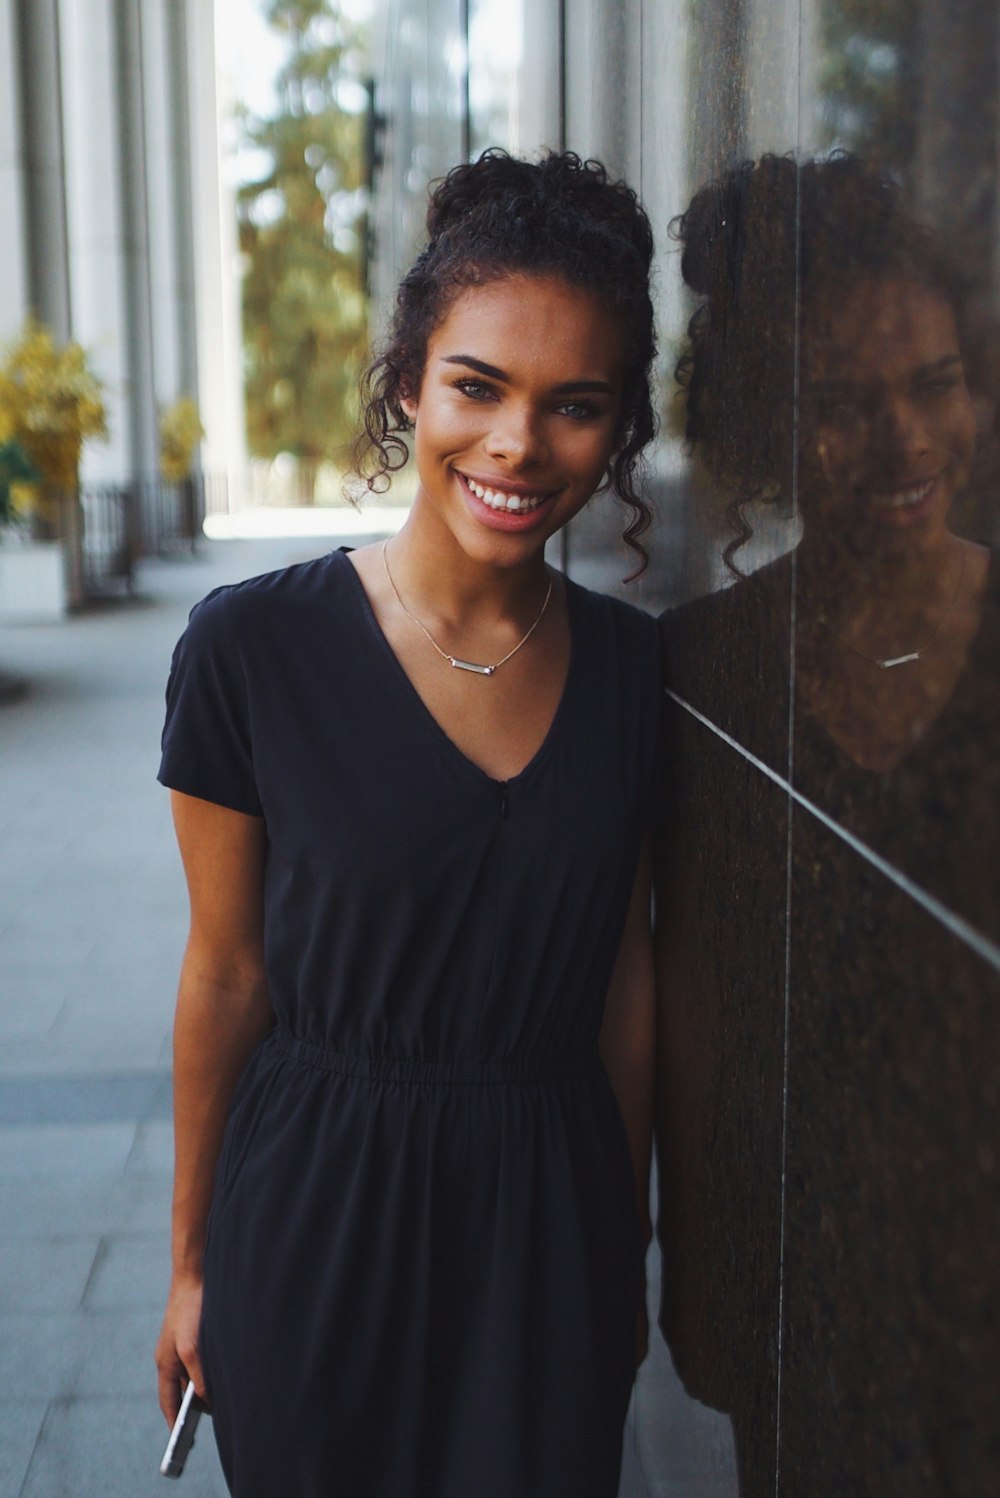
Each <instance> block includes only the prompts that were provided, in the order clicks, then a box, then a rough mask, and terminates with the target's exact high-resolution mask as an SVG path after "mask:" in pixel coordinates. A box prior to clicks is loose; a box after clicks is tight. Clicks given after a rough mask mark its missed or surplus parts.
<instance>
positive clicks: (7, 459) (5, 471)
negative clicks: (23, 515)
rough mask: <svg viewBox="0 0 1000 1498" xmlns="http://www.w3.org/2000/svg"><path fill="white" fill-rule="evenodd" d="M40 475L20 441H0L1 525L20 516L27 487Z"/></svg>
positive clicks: (7, 523)
mask: <svg viewBox="0 0 1000 1498" xmlns="http://www.w3.org/2000/svg"><path fill="white" fill-rule="evenodd" d="M39 477H40V475H39V472H38V469H37V468H36V467H35V465H34V463H32V461H31V459H30V458H29V457H28V454H27V453H26V452H25V450H24V448H23V447H22V446H21V444H20V442H0V525H9V524H10V523H11V522H12V521H14V520H16V519H17V518H18V513H19V511H20V510H21V508H22V504H23V500H24V494H25V488H26V486H28V485H31V484H36V483H37V482H38V479H39Z"/></svg>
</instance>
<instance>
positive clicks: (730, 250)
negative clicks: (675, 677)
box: [670, 151, 969, 572]
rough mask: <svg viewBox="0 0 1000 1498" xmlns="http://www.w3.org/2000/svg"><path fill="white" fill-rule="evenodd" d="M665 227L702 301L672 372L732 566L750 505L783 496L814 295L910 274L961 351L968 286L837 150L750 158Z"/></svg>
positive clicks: (887, 188) (875, 182)
mask: <svg viewBox="0 0 1000 1498" xmlns="http://www.w3.org/2000/svg"><path fill="white" fill-rule="evenodd" d="M670 233H671V236H672V238H674V239H676V240H678V241H680V243H681V244H682V245H683V252H682V255H681V274H682V275H683V277H684V280H685V282H686V283H687V285H688V286H689V287H690V288H691V290H692V291H694V292H696V293H697V294H698V295H699V296H700V297H701V298H702V299H703V300H702V301H701V303H700V305H699V307H698V308H697V310H696V312H695V314H694V316H693V317H692V318H691V321H690V323H689V324H688V341H687V347H686V349H685V351H684V353H683V355H682V357H681V359H680V361H679V362H678V364H677V368H676V371H675V378H676V380H677V383H678V385H679V386H680V388H681V391H682V392H683V401H684V416H685V435H686V437H687V439H688V442H689V443H690V445H691V446H692V448H693V449H695V450H696V451H697V452H698V454H699V455H700V457H701V458H702V460H703V461H704V463H705V466H706V468H707V469H708V470H709V472H710V473H711V474H712V475H713V476H714V477H715V478H716V479H717V480H718V481H719V482H720V484H721V485H722V487H723V489H724V491H725V493H726V494H727V495H729V496H730V503H729V506H728V510H727V514H728V516H729V518H730V521H731V522H732V525H733V529H734V532H735V536H734V539H733V540H732V541H730V543H729V545H728V546H727V547H726V550H725V552H724V556H725V560H726V562H727V564H728V565H729V566H730V568H731V570H733V571H734V572H738V570H739V569H738V568H737V567H736V566H735V565H734V562H733V558H734V556H735V553H736V552H737V551H739V549H740V547H741V546H743V545H744V544H745V542H746V541H748V540H749V539H750V536H751V534H752V531H751V527H750V525H749V523H748V520H747V517H746V513H745V509H746V507H747V506H749V505H750V504H752V503H761V502H763V503H779V502H781V500H782V498H784V497H787V495H788V492H789V489H790V482H791V467H792V463H793V460H794V451H793V449H794V440H795V439H794V432H795V417H796V409H795V393H796V377H797V372H798V371H797V364H798V356H799V330H800V328H801V326H802V325H806V326H808V322H809V317H810V313H811V311H812V310H813V309H814V308H815V307H816V303H817V301H818V299H819V298H820V297H822V298H823V299H824V300H825V301H826V303H827V304H829V299H830V298H833V299H835V300H836V299H843V298H846V297H847V295H848V294H849V293H850V292H851V291H852V290H853V289H854V288H855V287H857V286H858V285H859V284H860V283H861V282H862V281H870V280H872V279H873V278H874V279H876V280H886V279H889V278H892V277H905V278H906V279H908V280H912V281H916V282H917V284H919V285H921V286H923V287H926V288H927V289H929V290H931V291H935V292H938V293H939V294H940V295H941V296H942V297H943V298H944V300H945V301H947V302H948V303H949V304H950V305H951V306H952V308H953V309H954V311H955V315H956V318H957V319H958V323H959V335H960V337H961V338H962V339H963V343H964V340H965V333H966V329H965V326H964V323H965V312H966V307H967V304H968V292H969V286H968V284H967V283H966V281H965V280H964V278H963V277H962V276H961V274H960V273H959V271H958V269H957V268H956V267H955V266H954V265H953V264H952V262H951V260H950V258H949V257H948V255H947V254H946V253H945V251H944V249H943V247H942V246H941V244H940V243H939V241H938V239H937V238H936V236H935V235H934V234H933V233H932V231H931V230H929V229H928V228H927V227H926V226H924V225H923V224H920V223H918V222H917V221H916V220H915V219H913V218H911V217H910V216H909V215H908V214H906V213H905V212H904V211H903V208H902V205H901V201H900V194H899V189H898V188H897V186H896V184H895V183H894V182H893V180H892V179H891V178H890V177H888V176H887V175H886V174H885V173H883V172H880V171H877V170H875V169H874V168H873V167H871V166H869V165H868V164H867V163H866V162H864V161H862V160H860V159H859V158H858V157H856V156H852V155H850V154H849V153H847V152H845V151H836V152H834V153H832V154H831V155H830V156H828V157H825V158H817V159H814V160H809V161H805V162H799V161H797V160H796V159H795V158H794V156H791V155H788V156H776V155H767V156H762V157H761V158H760V160H759V161H746V162H744V163H743V164H742V165H741V166H738V167H735V168H733V169H732V170H731V171H729V172H726V173H725V174H724V175H723V176H722V177H720V178H719V179H718V181H715V182H711V183H709V184H707V185H706V186H705V187H702V188H700V189H699V191H698V192H697V193H696V194H695V196H694V198H693V199H692V200H691V203H690V204H689V206H688V209H687V211H686V212H685V213H684V214H682V215H681V216H680V217H679V218H677V219H675V220H674V221H673V223H672V224H671V226H670Z"/></svg>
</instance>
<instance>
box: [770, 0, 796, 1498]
mask: <svg viewBox="0 0 1000 1498" xmlns="http://www.w3.org/2000/svg"><path fill="white" fill-rule="evenodd" d="M795 63H796V66H795V136H796V147H797V148H798V147H800V146H801V141H802V0H799V5H798V32H797V35H796V59H795ZM801 256H802V172H801V166H800V168H799V171H798V174H797V176H796V181H795V292H794V303H793V314H792V316H793V322H792V328H793V332H792V519H793V521H796V520H797V519H798V509H799V354H800V343H801V336H802V300H801V298H802V276H801V270H802V259H801ZM791 564H792V565H791V580H790V584H789V586H790V597H789V600H788V728H787V732H788V757H787V775H788V798H787V802H786V806H787V818H788V823H787V830H786V834H785V953H784V958H785V974H784V981H785V993H784V1014H783V1017H782V1024H783V1034H782V1056H781V1182H780V1190H781V1208H780V1214H779V1227H778V1329H777V1330H778V1337H777V1348H776V1358H777V1370H776V1377H775V1399H774V1495H775V1498H780V1493H781V1414H782V1409H781V1400H782V1393H783V1387H782V1382H783V1381H782V1361H783V1357H784V1349H785V1227H786V1215H787V1193H788V1082H789V1052H790V1041H791V1011H792V859H793V856H794V836H795V797H794V785H795V654H796V651H795V647H796V628H797V623H798V620H797V602H798V547H797V546H795V547H793V548H792V557H791Z"/></svg>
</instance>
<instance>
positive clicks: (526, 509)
mask: <svg viewBox="0 0 1000 1498" xmlns="http://www.w3.org/2000/svg"><path fill="white" fill-rule="evenodd" d="M459 477H460V478H461V479H462V481H463V482H464V483H465V484H466V485H467V487H468V488H469V490H470V491H471V492H472V493H473V494H474V495H475V497H476V498H477V499H478V500H479V501H480V503H481V504H484V505H486V506H487V507H488V508H489V509H491V510H494V511H495V512H497V513H503V514H509V515H527V514H530V513H531V512H532V511H533V510H537V509H539V508H540V507H541V506H542V505H543V504H544V503H545V501H546V500H547V499H551V497H552V492H553V491H552V490H551V489H548V490H546V489H536V490H529V489H524V488H522V487H520V486H519V487H517V488H513V487H511V488H508V487H506V486H505V485H501V484H499V483H498V482H497V481H496V480H493V481H492V483H490V484H483V483H480V482H479V480H477V479H474V478H471V477H470V476H469V474H467V473H462V474H460V475H459Z"/></svg>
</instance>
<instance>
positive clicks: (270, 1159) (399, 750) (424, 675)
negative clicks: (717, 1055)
mask: <svg viewBox="0 0 1000 1498" xmlns="http://www.w3.org/2000/svg"><path fill="white" fill-rule="evenodd" d="M427 227H428V239H429V242H428V245H427V248H426V249H425V250H424V252H423V253H422V254H421V255H420V257H419V258H418V260H417V262H416V264H415V265H414V267H413V268H412V269H411V271H410V272H409V274H408V275H407V276H406V278H405V279H404V281H403V283H402V286H401V288H400V291H399V296H398V302H397V307H396V314H395V321H394V324H393V328H392V331H391V335H390V338H389V342H388V346H387V348H386V350H385V352H384V353H383V355H382V357H381V358H380V359H379V360H378V361H377V363H376V364H375V365H374V366H373V368H372V370H371V371H370V372H369V376H368V379H367V382H366V417H365V425H366V441H365V445H364V448H363V454H362V457H363V460H364V466H365V471H366V472H367V474H368V476H369V484H370V486H372V487H375V486H377V485H378V484H379V483H380V482H382V481H384V479H385V476H386V475H387V474H388V473H389V472H390V471H391V470H392V469H393V468H395V467H398V466H400V464H401V463H402V462H403V461H405V457H406V452H407V448H406V446H405V444H404V442H403V439H402V436H401V435H400V434H401V433H403V432H405V431H407V430H408V429H409V430H410V431H411V434H412V445H413V450H414V454H415V460H416V465H417V471H418V477H419V485H418V489H417V495H416V499H415V502H414V505H413V509H412V512H411V514H410V517H409V519H408V521H407V523H406V525H405V526H404V527H403V529H402V531H401V532H400V533H399V535H398V537H396V538H395V539H393V540H392V541H390V542H387V543H385V544H382V543H379V544H376V545H374V546H369V547H366V548H362V549H361V550H359V551H357V552H354V553H351V554H350V555H348V554H346V553H344V552H340V553H334V554H332V555H331V556H328V557H325V558H323V559H322V560H320V561H317V562H311V563H307V564H304V565H301V566H297V567H292V568H289V569H286V570H285V571H282V572H278V573H272V574H269V575H267V576H265V577H262V578H257V579H254V580H252V581H251V582H249V583H245V584H242V585H239V586H237V587H232V588H224V589H221V590H219V591H218V592H217V593H215V594H213V595H211V596H210V597H209V598H208V599H207V600H206V601H205V602H204V603H202V604H201V605H199V607H198V608H197V609H196V610H195V612H194V614H193V615H192V619H191V623H190V626H189V628H188V631H187V633H186V635H185V636H184V638H183V639H182V641H181V644H180V646H179V647H178V651H177V654H176V657H175V661H174V667H173V672H172V676H171V683H170V687H169V689H168V704H169V705H168V719H167V727H166V730H165V735H164V759H163V765H162V768H161V779H162V780H163V781H164V782H165V783H166V784H168V785H169V786H170V787H171V788H172V790H173V792H174V812H175V821H176V827H177V834H178V839H179V842H180V846H181V851H182V855H183V859H184V864H185V870H186V874H187V879H188V884H189V888H190V893H191V907H192V919H191V935H190V940H189V944H188V948H187V952H186V954H185V958H184V966H183V970H182V976H181V985H180V996H179V1000H178V1013H177V1026H176V1041H175V1076H176V1083H175V1086H176V1095H175V1118H176V1132H177V1165H176V1172H177V1175H176V1181H177V1184H176V1190H175V1200H174V1275H173V1280H172V1284H171V1289H170V1295H169V1300H168V1305H167V1312H166V1317H165V1321H164V1327H163V1331H162V1334H161V1338H160V1342H159V1347H158V1353H157V1361H158V1366H159V1371H160V1383H161V1403H162V1406H163V1409H164V1413H165V1414H166V1416H167V1418H168V1420H169V1419H170V1418H171V1416H172V1414H173V1412H174V1410H175V1409H176V1407H177V1402H178V1396H179V1390H180V1388H181V1385H182V1384H183V1382H184V1381H185V1379H186V1377H188V1376H190V1377H191V1378H192V1379H193V1380H194V1382H195V1386H196V1388H197V1389H198V1391H199V1392H201V1391H202V1390H204V1391H205V1393H206V1395H207V1397H208V1399H209V1401H210V1403H211V1407H212V1410H213V1414H214V1423H215V1428H216V1435H217V1439H218V1443H219V1448H220V1453H221V1456H222V1460H223V1465H224V1468H225V1471H226V1475H227V1478H228V1481H229V1483H230V1486H231V1488H232V1491H233V1492H234V1493H235V1494H237V1495H238V1498H263V1495H269V1498H270V1495H275V1494H278V1493H281V1494H284V1493H294V1494H296V1495H301V1498H307V1495H317V1498H318V1495H321V1494H322V1495H327V1494H330V1493H333V1492H338V1493H339V1492H343V1493H345V1494H351V1495H361V1494H366V1495H372V1498H417V1495H430V1494H433V1495H435V1498H468V1495H469V1494H470V1493H476V1494H477V1495H480V1498H515V1495H517V1498H526V1495H529V1494H531V1495H538V1498H560V1495H566V1498H570V1495H572V1498H587V1495H593V1498H610V1495H612V1494H614V1492H615V1490H616V1483H617V1471H618V1463H619V1453H620V1441H621V1428H622V1423H623V1419H624V1415H625V1409H626V1405H627V1401H628V1397H629V1389H630V1385H631V1382H632V1377H633V1373H634V1366H635V1355H636V1323H637V1316H638V1315H639V1314H640V1309H641V1308H640V1299H641V1259H642V1250H643V1244H644V1237H645V1234H646V1231H647V1229H646V1223H645V1214H646V1191H647V1172H648V1158H649V1128H650V1124H649V1109H650V1104H649V1092H650V1066H651V1060H650V1052H651V1039H650V1030H651V980H650V967H651V957H650V949H649V938H648V903H649V894H648V858H647V856H646V854H645V852H644V850H643V835H644V828H645V825H646V823H647V820H648V814H649V803H650V798H651V794H652V789H651V787H652V778H653V775H654V768H655V743H654V740H655V732H656V720H657V699H658V681H657V679H656V677H657V669H658V668H657V659H656V658H657V644H656V630H655V626H654V625H653V624H652V623H651V621H649V620H648V619H647V618H646V617H645V616H643V615H641V614H639V613H638V612H637V611H635V610H632V609H630V608H629V607H627V606H624V605H621V604H619V603H616V602H614V601H612V600H609V599H605V598H599V597H596V596H594V595H590V594H588V593H586V592H585V591H584V590H583V589H581V588H579V587H577V586H575V585H574V584H572V583H571V582H569V581H567V580H565V579H563V578H562V577H560V576H559V575H558V574H556V573H553V572H552V571H550V569H549V568H548V567H547V566H546V563H545V560H544V547H545V543H546V541H547V540H548V539H549V537H551V536H552V535H554V534H555V533H556V532H557V531H558V530H559V529H560V528H561V527H562V526H563V525H565V524H566V523H567V522H568V521H569V520H570V519H572V517H573V516H574V515H575V514H576V513H577V512H578V511H579V510H580V508H581V507H582V506H583V505H584V504H586V503H587V502H588V500H589V499H590V498H591V496H592V495H593V494H594V493H595V491H596V490H598V488H600V487H601V486H602V484H603V483H605V481H606V476H610V484H611V486H612V487H613V488H614V490H615V492H616V493H617V495H618V497H619V498H620V499H622V500H623V501H624V502H625V504H626V506H627V507H628V508H629V511H630V515H631V523H630V525H629V527H628V530H627V531H626V536H627V537H631V538H632V539H633V540H634V538H635V536H636V534H637V533H638V532H639V531H640V530H641V529H642V527H643V525H644V523H645V521H646V518H647V517H646V509H645V506H644V505H643V503H642V501H641V499H640V498H639V497H638V495H637V493H636V489H635V480H636V468H637V464H638V462H639V459H640V454H641V451H642V448H643V446H644V445H645V443H646V442H647V441H648V440H649V437H650V435H651V433H652V428H653V418H652V413H651V405H650V396H649V385H648V377H649V367H650V361H651V359H652V356H653V352H654V343H653V331H652V312H651V305H650V300H649V292H648V270H649V264H650V258H651V251H652V243H651V235H650V231H649V226H648V222H647V220H646V218H645V216H644V214H643V213H642V211H641V209H640V208H639V207H638V205H637V203H636V200H635V197H634V195H633V194H632V193H631V192H630V191H629V190H628V189H627V188H626V187H625V186H624V185H623V184H620V183H612V182H610V181H609V180H608V178H607V176H606V174H605V172H604V171H603V169H602V168H601V167H600V166H599V165H597V164H595V163H581V162H580V160H579V159H578V158H576V157H575V156H572V155H568V154H567V155H550V156H548V157H547V158H546V159H545V160H543V161H542V162H541V163H539V164H537V165H531V164H528V163H526V162H521V161H516V160H512V159H511V158H509V157H508V156H506V155H505V154H504V153H502V152H487V153H486V154H485V155H484V156H483V157H481V158H480V160H479V161H478V162H476V163H474V164H472V165H468V166H462V167H459V168H456V169H455V170H454V171H453V172H452V173H450V175H449V176H448V177H447V178H446V179H445V180H444V181H443V183H441V185H440V186H439V187H438V188H437V190H436V191H435V193H434V195H433V197H432V199H431V205H430V211H429V215H428V226H427ZM609 1084H610V1085H609ZM234 1088H235V1092H234ZM227 1115H228V1120H229V1121H228V1124H226V1118H227ZM224 1126H225V1137H224V1138H223V1129H224ZM220 1149H221V1153H220ZM217 1156H218V1157H219V1158H218V1165H217V1168H216V1157H217ZM213 1170H214V1172H215V1181H214V1187H213V1184H212V1180H213ZM210 1208H211V1212H210ZM206 1224H208V1226H207V1229H206Z"/></svg>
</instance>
